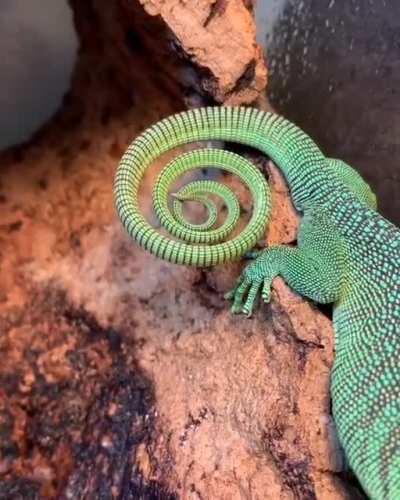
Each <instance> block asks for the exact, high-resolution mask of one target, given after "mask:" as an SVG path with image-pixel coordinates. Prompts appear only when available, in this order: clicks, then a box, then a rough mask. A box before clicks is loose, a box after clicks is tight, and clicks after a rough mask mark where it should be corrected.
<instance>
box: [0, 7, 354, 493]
mask: <svg viewBox="0 0 400 500" xmlns="http://www.w3.org/2000/svg"><path fill="white" fill-rule="evenodd" d="M72 5H73V7H74V9H75V15H76V24H77V29H78V32H79V34H80V36H81V39H82V47H81V51H80V55H79V60H78V63H77V69H76V73H75V76H74V79H73V82H72V88H71V92H70V94H69V96H68V97H67V98H66V100H65V105H64V107H63V109H62V110H61V111H60V113H59V114H58V116H57V117H55V119H54V120H53V121H52V122H51V123H50V124H49V125H48V126H47V127H46V128H45V129H44V130H43V131H42V132H41V133H40V134H39V135H38V136H37V137H36V138H34V140H33V141H32V142H31V144H29V145H25V146H23V147H20V148H16V149H14V150H12V151H8V152H6V153H4V154H3V155H2V157H1V160H0V161H1V171H0V204H1V210H0V266H1V282H0V350H1V359H2V363H1V365H0V382H1V385H0V395H1V396H0V452H1V459H0V498H56V497H57V498H65V499H67V498H74V499H75V498H123V499H129V498H132V499H137V498H143V499H150V498H162V499H168V498H171V499H172V498H188V499H189V498H190V499H200V498H202V499H218V498H221V499H236V498H238V499H239V498H251V499H258V498H259V499H261V498H282V499H292V498H307V499H308V498H322V499H342V498H347V497H348V494H347V493H346V491H350V489H349V488H350V486H349V485H347V486H346V485H345V481H343V479H342V478H341V477H340V474H339V473H340V471H341V470H342V464H341V454H340V452H339V450H338V445H337V442H336V439H335V432H334V426H333V423H332V419H331V416H330V407H329V394H328V385H329V371H330V367H331V363H332V356H333V336H332V329H331V324H330V321H329V319H328V318H327V317H326V316H324V315H323V314H322V313H321V312H320V311H318V310H317V309H316V308H315V307H313V306H312V305H311V304H309V303H307V302H305V301H303V300H301V299H300V298H299V297H297V296H295V295H294V294H293V293H291V292H290V291H289V290H288V288H287V287H286V286H285V285H284V284H283V283H282V282H281V281H279V280H276V282H275V284H274V290H275V291H274V293H273V296H272V302H271V304H270V305H268V306H265V305H263V306H261V307H260V309H259V311H258V312H257V313H256V314H255V317H254V318H253V319H250V320H248V319H245V318H242V317H232V316H231V314H230V313H229V307H228V304H227V303H226V302H225V301H224V300H223V293H224V291H226V290H227V289H228V288H229V287H230V286H231V285H232V283H233V281H234V279H235V276H236V275H237V273H238V272H239V269H240V264H235V265H230V266H225V267H223V268H216V269H213V270H193V269H186V268H184V267H178V266H173V265H169V264H167V263H164V262H161V261H158V260H156V259H154V258H153V257H152V256H150V255H148V254H146V253H144V252H143V251H141V250H140V249H138V248H137V247H136V246H135V245H134V244H132V242H131V241H130V240H129V239H128V237H127V236H126V235H125V234H124V232H123V231H122V228H121V225H120V223H119V221H118V220H117V218H116V215H115V212H114V208H113V197H112V181H113V175H114V172H115V168H116V165H117V162H118V159H119V158H120V156H121V154H122V153H123V151H124V149H125V147H126V146H127V144H128V143H129V142H130V141H131V140H132V138H133V137H134V136H135V135H136V134H137V133H139V132H140V131H141V130H142V129H143V128H144V127H146V126H148V125H150V124H151V123H152V122H154V121H155V120H157V119H159V118H161V117H163V116H165V115H167V114H169V113H171V112H174V111H176V110H177V109H182V108H183V107H184V105H183V102H182V99H181V97H182V95H183V96H184V97H187V96H188V95H191V96H195V95H198V94H196V87H195V86H192V87H191V90H190V93H189V94H188V92H187V89H188V88H189V87H187V86H186V87H185V89H183V90H182V88H180V85H181V83H182V81H184V82H186V83H187V81H186V80H184V79H180V78H177V79H175V80H172V79H170V78H168V76H169V75H171V74H172V73H173V70H172V69H173V68H174V67H175V68H177V67H178V66H179V67H180V68H182V67H183V66H182V61H181V62H176V60H175V59H174V58H173V56H169V58H166V56H165V54H166V53H165V54H164V56H163V57H164V59H163V61H164V63H165V68H167V69H166V70H165V73H164V72H163V71H162V70H163V69H164V66H162V67H160V68H162V70H161V69H159V70H157V71H155V64H156V63H155V61H160V54H162V50H164V48H162V47H167V46H168V44H164V42H165V40H166V38H165V37H164V35H165V34H166V32H167V31H168V30H169V35H168V36H169V37H170V39H171V36H172V35H171V30H172V31H175V33H176V35H177V37H178V38H180V43H181V44H182V47H183V50H184V51H185V53H186V54H192V55H193V58H194V60H195V63H200V64H201V65H202V66H203V69H204V67H206V68H208V70H207V71H209V72H211V73H212V75H213V78H215V82H216V86H215V87H212V88H211V95H212V96H214V97H215V98H216V99H218V100H221V101H225V102H235V103H238V102H247V101H248V100H250V99H252V98H253V97H255V95H256V92H257V91H258V90H260V89H261V88H262V85H263V83H262V82H263V81H264V80H263V78H264V76H265V70H263V69H262V68H261V69H260V68H259V65H260V60H259V59H257V62H256V63H255V66H254V67H255V73H254V74H255V75H258V76H254V78H248V79H246V80H243V81H242V83H243V87H240V85H239V86H238V85H237V82H238V81H240V75H241V71H242V70H241V69H240V64H239V62H238V60H234V59H233V58H232V57H231V53H230V52H226V53H224V52H223V49H224V48H226V50H227V51H228V48H229V47H224V44H223V43H221V40H222V39H223V36H225V33H226V32H227V30H228V28H229V29H230V30H231V32H230V35H229V39H230V40H231V39H232V40H236V41H235V44H236V45H235V44H233V41H232V44H233V45H232V46H230V47H233V46H234V51H237V50H239V48H238V47H239V45H240V46H241V47H242V50H243V53H244V54H247V56H246V57H247V58H248V59H246V58H244V60H243V61H242V63H243V64H244V65H246V64H248V61H249V60H252V59H253V58H254V57H259V56H257V55H256V54H258V49H257V48H256V46H255V44H254V28H253V26H252V24H251V18H250V15H249V12H248V10H247V9H246V8H245V7H244V6H243V5H242V4H241V3H240V2H239V1H236V0H233V1H227V2H225V3H221V2H217V3H216V4H213V6H212V13H213V15H212V16H211V12H210V8H211V4H210V3H207V2H199V3H197V4H195V3H194V2H187V3H185V4H181V3H175V2H169V1H166V2H165V3H164V4H163V5H161V4H159V3H157V2H152V3H146V4H145V8H146V10H148V11H149V12H150V13H151V14H154V13H156V12H160V13H161V17H160V18H157V19H153V18H150V16H148V15H147V14H145V13H144V12H142V11H141V10H140V7H139V6H138V5H137V4H134V3H133V2H119V3H117V2H109V1H107V2H106V1H94V0H93V1H92V2H78V1H74V2H72ZM194 7H196V8H194ZM133 11H135V12H136V14H135V16H133V15H132V12H133ZM185 12H186V14H185ZM188 13H190V15H189V18H187V17H184V16H186V15H187V14H188ZM210 16H211V17H210ZM184 19H190V20H191V21H192V22H193V23H195V24H196V26H197V25H198V23H203V27H204V30H203V32H202V33H203V35H204V36H200V35H199V33H198V32H196V33H195V29H194V27H193V28H192V29H191V30H189V31H187V32H186V31H185V29H186V28H185V22H186V21H185V22H183V20H184ZM232 19H235V20H234V21H233V20H232ZM206 21H207V22H206ZM153 22H154V23H155V25H157V26H158V28H157V30H156V31H154V30H153ZM165 22H166V23H167V25H164V24H163V23H165ZM188 22H189V21H188ZM146 23H148V24H146ZM168 26H169V27H168ZM128 28H129V29H128ZM161 28H162V29H161ZM146 29H148V31H147V32H146ZM146 33H147V35H146ZM155 33H157V36H158V38H155V36H156V35H155ZM224 43H225V42H224ZM218 44H220V47H222V49H221V48H220V49H218V50H216V48H215V47H216V45H218ZM226 44H228V41H227V42H226V43H225V45H226ZM228 45H229V44H228ZM156 47H158V48H159V49H160V52H157V51H156ZM252 48H253V54H252V53H251V50H252ZM165 50H166V49H165ZM229 50H231V49H229ZM240 57H242V56H240ZM225 58H226V60H225ZM174 65H175V66H174ZM194 67H195V66H194V65H193V64H191V66H190V71H191V72H192V73H193V74H195V73H194V71H195V70H194ZM256 68H258V69H256ZM242 69H243V68H242ZM179 74H180V73H179ZM203 74H204V73H202V72H201V71H199V75H200V77H199V81H204V80H202V78H203V77H202V76H201V75H203ZM260 74H261V75H264V76H261V77H260V76H259V75H260ZM175 76H176V75H175ZM260 78H261V80H260ZM235 82H236V83H235ZM257 82H258V83H257ZM185 85H186V84H185ZM235 86H236V90H235V91H233V92H232V89H235ZM239 87H240V88H239ZM208 98H209V97H208ZM202 99H204V96H202V97H201V98H200V101H201V100H202ZM252 158H253V159H254V158H256V157H255V156H254V155H253V156H252ZM258 162H259V164H260V167H261V168H263V169H264V170H265V172H266V175H267V171H268V170H271V169H272V170H271V175H270V178H271V179H270V180H271V184H272V187H273V190H274V217H273V221H272V223H271V225H270V230H269V235H268V238H269V241H270V242H278V241H279V242H282V241H283V242H292V241H294V240H295V234H296V225H297V216H296V214H295V213H294V210H293V208H292V207H291V205H290V202H289V201H288V196H287V192H286V188H285V186H284V183H283V182H282V180H281V179H280V178H279V176H278V175H277V173H276V172H275V171H274V170H273V168H272V167H267V163H266V161H265V160H261V159H260V158H258ZM161 163H162V162H161V161H160V162H159V164H157V165H155V167H154V169H152V170H151V172H150V173H149V175H148V178H147V179H146V183H145V186H144V189H143V207H144V211H145V212H146V213H147V214H148V215H149V217H152V216H151V213H150V202H149V193H150V189H151V186H152V183H153V179H154V175H155V173H156V171H157V170H158V169H159V168H160V166H161ZM226 181H227V182H229V183H231V184H232V185H233V186H234V187H236V188H237V190H238V192H239V195H240V197H241V199H242V202H243V206H244V207H245V209H246V211H247V210H250V209H251V203H250V200H249V199H248V194H247V192H246V191H245V190H244V189H243V188H242V187H241V186H238V185H237V183H236V181H235V180H234V179H231V178H230V177H226ZM245 217H246V214H245ZM342 476H343V474H342ZM352 495H353V496H352V498H354V492H353V493H352Z"/></svg>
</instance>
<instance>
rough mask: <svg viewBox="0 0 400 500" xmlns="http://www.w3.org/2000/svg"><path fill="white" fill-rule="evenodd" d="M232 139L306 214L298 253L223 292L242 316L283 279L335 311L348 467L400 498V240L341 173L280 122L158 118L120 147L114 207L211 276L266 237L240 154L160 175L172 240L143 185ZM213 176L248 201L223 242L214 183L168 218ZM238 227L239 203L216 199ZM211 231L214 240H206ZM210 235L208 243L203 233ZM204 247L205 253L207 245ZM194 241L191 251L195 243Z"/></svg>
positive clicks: (268, 256) (195, 115)
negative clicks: (160, 166) (272, 171)
mask: <svg viewBox="0 0 400 500" xmlns="http://www.w3.org/2000/svg"><path fill="white" fill-rule="evenodd" d="M210 139H216V140H223V141H234V142H238V143H243V144H246V145H249V146H253V147H255V148H257V149H259V150H261V151H262V152H264V153H265V154H267V155H268V156H269V157H270V158H272V160H273V161H274V162H275V163H276V164H277V165H278V167H279V168H280V170H281V171H282V172H283V174H284V176H285V178H286V180H287V182H288V184H289V187H290V190H291V195H292V199H293V202H294V204H295V206H296V208H297V209H298V210H300V211H302V212H303V218H302V222H301V225H300V229H299V234H298V246H297V247H296V248H293V247H287V246H282V245H277V246H274V247H271V248H267V249H265V250H263V251H261V252H250V253H251V255H252V256H253V257H255V260H254V261H253V262H251V263H250V264H249V265H248V266H247V267H246V268H245V269H244V271H243V272H242V274H241V276H240V278H239V279H238V281H237V284H236V286H235V288H234V289H233V290H232V291H231V292H230V293H229V294H228V298H230V299H232V300H233V305H232V311H233V312H235V313H239V312H243V313H245V314H248V315H250V314H251V312H252V309H253V306H254V303H255V299H256V297H257V295H258V294H259V292H260V291H261V294H262V297H263V298H264V300H265V301H267V302H268V301H269V299H270V290H271V282H272V280H273V279H274V278H275V277H276V276H278V275H279V276H282V277H283V278H284V279H285V281H286V282H287V283H288V285H289V286H291V287H292V289H294V290H295V291H296V292H298V293H300V294H301V295H304V296H305V297H308V298H310V299H312V300H314V301H316V302H320V303H329V302H332V303H333V304H334V314H333V321H334V329H335V345H336V355H335V361H334V366H333V370H332V377H331V395H332V403H333V415H334V419H335V422H336V425H337V429H338V434H339V438H340V441H341V443H342V445H343V448H344V450H345V453H346V455H347V458H348V461H349V463H350V466H351V467H352V469H353V470H354V471H355V473H356V475H357V477H358V478H359V480H360V482H361V484H362V485H363V487H364V488H365V490H366V492H367V493H368V494H369V495H370V497H371V498H373V499H390V500H394V499H398V498H400V365H399V360H400V269H399V263H400V231H399V230H398V229H397V228H396V227H395V226H394V225H392V224H391V223H390V222H388V221H387V220H385V219H384V218H383V217H381V216H380V215H379V214H378V213H377V212H376V198H375V195H374V194H373V193H372V192H371V190H370V188H369V186H368V185H367V184H366V183H365V182H364V181H363V180H362V178H361V177H360V176H359V174H358V173H357V172H356V171H355V170H353V169H352V168H351V167H350V166H348V165H346V164H345V163H343V162H341V161H339V160H334V159H328V158H325V156H324V155H323V154H322V153H321V151H320V150H319V148H318V147H317V146H316V145H315V144H314V142H313V141H312V140H311V139H310V138H309V137H308V136H307V135H306V134H305V133H304V132H302V131H301V130H300V129H299V128H298V127H296V126H295V125H293V124H292V123H290V122H289V121H287V120H285V119H283V118H282V117H280V116H277V115H274V114H270V113H264V112H261V111H258V110H256V109H252V108H242V107H239V108H229V107H221V108H201V109H196V110H191V111H187V112H184V113H180V114H177V115H174V116H172V117H169V118H166V119H164V120H162V121H160V122H158V123H156V124H155V125H153V126H152V127H151V128H149V129H147V130H146V131H145V132H144V133H143V134H142V135H140V136H139V137H138V138H137V139H136V140H135V141H134V142H133V143H132V144H131V146H130V147H129V148H128V150H127V151H126V153H125V154H124V156H123V158H122V159H121V163H120V165H119V168H118V171H117V174H116V179H115V197H116V207H117V210H118V213H119V216H120V218H121V221H122V223H123V224H124V226H125V228H126V229H127V231H128V233H129V234H130V235H131V236H132V238H133V239H134V240H135V241H136V242H137V243H138V244H139V245H140V246H142V247H143V248H145V249H146V250H148V251H150V252H151V253H153V254H154V255H156V256H158V257H160V258H163V259H166V260H168V261H170V262H175V263H179V264H186V265H193V266H210V265H215V264H221V263H223V262H228V261H231V260H234V259H239V258H240V257H241V256H242V255H244V254H245V253H246V252H247V253H249V250H251V248H252V247H254V245H255V244H256V242H257V241H258V239H259V238H260V237H261V236H262V235H263V234H264V231H265V226H266V223H267V220H268V216H269V212H270V194H269V189H268V186H267V184H266V182H265V179H264V177H263V176H262V175H261V174H260V172H259V171H258V170H257V169H256V168H255V167H254V166H252V165H251V164H250V163H248V162H247V161H246V160H244V159H243V158H240V157H239V156H237V155H235V154H233V153H228V152H226V151H221V150H210V149H201V150H198V151H195V152H190V153H186V154H184V155H183V156H180V157H178V158H177V159H175V160H174V161H173V162H172V163H171V164H170V165H168V166H167V167H166V168H165V170H164V172H163V174H162V178H161V180H160V182H159V183H158V184H157V189H156V190H155V200H154V204H155V208H156V210H157V213H158V216H159V218H160V220H162V221H163V223H166V226H167V227H168V229H169V231H170V232H171V233H172V234H173V235H174V237H179V238H180V239H181V240H183V241H184V242H180V241H176V240H174V239H172V238H167V237H165V236H162V235H160V234H158V233H157V232H156V231H155V230H154V229H152V228H151V227H150V226H149V224H148V223H147V222H146V221H145V219H144V218H143V217H142V215H141V214H140V212H139V207H138V201H137V195H138V188H139V184H140V182H141V180H142V178H143V175H144V173H145V171H146V169H147V167H148V166H149V165H150V163H151V162H152V161H153V160H154V159H155V158H156V157H157V156H159V155H160V154H161V153H163V152H164V151H166V150H168V149H171V148H173V147H175V146H180V145H182V144H185V143H189V142H192V141H199V140H210ZM210 165H212V166H216V167H219V168H223V169H225V170H227V171H229V172H231V173H234V174H237V175H239V177H240V178H241V179H242V180H243V182H244V183H245V184H246V185H247V186H248V187H249V189H250V191H251V193H252V195H253V204H254V209H253V215H252V218H251V220H250V221H249V224H248V225H247V227H246V228H245V229H244V230H243V231H242V232H241V233H240V234H239V235H237V236H235V237H234V238H232V239H231V240H229V241H224V242H222V241H221V240H220V237H221V238H226V237H227V233H228V232H229V231H226V230H225V229H227V228H226V227H225V228H224V230H223V231H221V230H220V229H219V228H217V229H211V227H210V224H209V223H210V221H211V222H212V221H213V220H214V221H215V215H214V214H213V212H214V208H215V207H213V206H212V205H210V204H209V203H207V202H206V201H205V200H204V197H205V193H206V191H207V190H208V191H209V192H211V193H213V194H219V195H221V192H218V189H217V188H216V186H215V183H213V182H211V183H210V184H209V185H206V183H207V181H196V182H197V184H194V185H192V186H191V187H190V186H189V187H186V188H183V191H182V190H181V191H180V192H178V193H177V194H176V196H175V208H174V209H173V210H172V214H171V213H170V211H169V209H168V193H169V189H170V188H171V186H172V184H173V183H174V182H175V180H176V179H177V178H178V177H179V176H180V175H182V174H183V173H185V172H187V171H188V170H190V169H191V168H197V167H204V166H210ZM222 196H223V198H224V200H225V203H226V204H227V206H228V212H229V213H230V214H231V215H230V216H229V217H230V219H229V220H230V222H229V224H228V226H229V227H228V229H230V228H231V221H232V220H234V219H235V218H236V215H235V214H236V212H237V202H234V201H232V197H231V194H230V193H227V192H224V193H223V194H222ZM179 198H181V200H187V199H194V200H197V201H200V202H202V203H205V206H206V207H207V208H208V209H209V213H210V216H209V220H208V221H206V223H205V224H203V225H199V226H197V227H196V225H193V224H189V223H185V222H184V221H183V220H182V213H181V211H180V210H179V209H178V208H177V206H176V203H178V204H179ZM209 230H210V232H208V231H209ZM208 234H210V237H208V236H207V235H208ZM210 242H212V243H213V245H212V246H211V245H210ZM191 243H192V244H191Z"/></svg>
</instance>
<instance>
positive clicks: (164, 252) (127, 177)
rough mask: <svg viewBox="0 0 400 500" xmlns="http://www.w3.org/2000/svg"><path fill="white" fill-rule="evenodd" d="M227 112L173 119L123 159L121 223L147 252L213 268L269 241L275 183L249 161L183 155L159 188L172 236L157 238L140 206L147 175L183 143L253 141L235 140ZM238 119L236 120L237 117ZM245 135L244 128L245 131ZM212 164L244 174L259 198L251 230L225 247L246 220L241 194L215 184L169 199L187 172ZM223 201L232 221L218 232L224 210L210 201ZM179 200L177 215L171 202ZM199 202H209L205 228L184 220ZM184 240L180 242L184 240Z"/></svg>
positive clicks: (156, 202) (118, 190)
mask: <svg viewBox="0 0 400 500" xmlns="http://www.w3.org/2000/svg"><path fill="white" fill-rule="evenodd" d="M221 109H222V108H202V109H200V110H193V111H187V112H183V113H179V114H177V115H173V116H171V117H169V118H166V119H164V120H162V121H160V122H158V123H156V124H155V125H153V126H152V127H150V128H149V129H147V130H145V131H144V132H143V133H142V134H141V135H140V136H139V137H137V139H136V140H134V141H133V143H132V144H131V145H130V146H129V148H128V150H127V151H126V152H125V154H124V155H123V157H122V159H121V161H120V164H119V167H118V170H117V174H116V178H115V203H116V207H117V211H118V214H119V217H120V219H121V221H122V223H123V225H124V227H125V228H126V230H127V232H128V233H129V234H130V236H131V237H132V238H133V239H134V240H135V241H136V243H137V244H139V245H140V246H141V247H142V248H144V249H145V250H147V251H149V252H151V253H152V254H154V255H156V256H157V257H159V258H161V259H164V260H167V261H169V262H173V263H177V264H185V265H190V266H212V265H217V264H221V263H224V262H227V261H232V260H236V259H239V258H240V257H241V256H242V255H243V254H244V253H245V252H247V251H248V250H250V249H251V248H252V247H254V245H255V244H256V243H257V241H258V240H259V238H260V237H261V236H262V235H263V233H264V230H265V227H266V225H267V222H268V216H269V212H270V205H271V203H270V192H269V187H268V184H267V182H266V180H265V178H264V177H263V175H262V174H261V173H260V172H259V170H258V169H257V168H256V167H255V166H254V165H253V164H251V163H250V162H249V161H247V160H246V159H245V158H243V157H241V156H239V155H237V154H235V153H232V152H228V151H224V150H221V149H210V148H204V149H198V150H194V151H190V152H188V153H184V154H182V155H179V156H178V157H176V158H175V159H174V160H172V161H171V162H170V163H169V164H168V165H167V166H166V167H164V169H163V170H162V172H161V173H160V175H159V177H158V179H157V181H156V184H155V186H154V189H153V206H154V210H155V213H156V215H157V217H158V219H159V221H160V224H161V226H162V227H163V228H164V229H166V230H167V231H168V232H169V234H170V235H171V237H170V238H169V237H166V236H164V235H162V234H160V233H159V232H157V231H156V230H155V229H154V228H153V227H151V225H150V224H149V223H148V222H147V221H146V220H145V219H144V217H143V215H142V214H141V212H140V210H139V206H138V200H137V197H138V190H139V186H140V183H141V181H142V179H143V177H144V174H145V172H146V169H147V168H148V167H149V166H150V164H151V163H152V161H153V160H154V159H155V158H156V157H157V156H159V155H160V154H162V153H164V152H165V151H167V150H169V149H172V148H174V147H176V146H179V145H182V144H184V143H188V142H192V141H198V140H210V139H222V140H224V139H225V140H230V139H231V140H234V141H236V142H244V143H247V144H248V143H249V141H248V140H246V137H242V136H243V135H245V134H244V133H243V132H242V134H236V136H235V133H234V132H235V131H234V130H233V127H232V118H235V114H236V113H237V112H239V110H241V112H242V113H243V112H245V111H246V108H231V109H232V110H234V109H236V113H233V115H231V114H230V113H229V117H228V118H227V119H225V120H224V119H223V113H220V112H219V110H221ZM236 118H237V117H236ZM238 129H239V128H238ZM205 166H212V167H216V168H219V169H222V170H225V171H227V172H230V173H232V174H235V175H237V176H238V177H239V178H240V179H241V181H242V182H243V183H244V184H245V185H246V186H247V187H248V189H249V190H250V193H251V195H252V198H253V213H252V216H251V218H250V220H249V222H248V224H247V226H246V227H245V228H244V229H243V230H242V231H241V232H240V233H239V234H238V235H236V236H235V237H233V238H232V239H229V240H227V241H224V240H225V239H226V238H228V237H229V235H230V234H231V232H232V231H233V230H234V228H235V226H236V224H237V222H238V220H239V216H240V207H239V202H238V200H237V198H236V195H235V194H234V193H233V192H232V191H231V190H230V189H229V188H228V187H227V186H225V185H223V184H220V183H218V182H215V181H211V180H200V181H194V182H191V183H189V184H187V185H185V186H184V187H183V188H181V189H179V190H178V192H176V193H170V190H171V187H172V185H173V183H174V182H175V181H176V180H177V179H178V178H179V177H180V176H182V175H184V174H186V173H187V172H189V171H191V170H193V169H197V168H201V167H205ZM210 194H213V195H217V196H219V197H220V198H222V200H223V201H224V203H225V205H226V207H227V216H226V218H225V221H224V222H223V223H222V224H221V225H220V226H219V227H216V228H215V223H216V220H217V208H216V205H215V203H214V202H213V201H212V200H211V199H210V198H209V197H208V196H209V195H210ZM170 196H172V198H173V203H172V210H171V209H170V204H169V199H170V198H169V197H170ZM186 200H194V201H198V202H200V203H202V204H203V205H204V206H205V207H206V209H207V211H208V218H207V220H206V221H205V222H204V223H202V224H193V223H190V222H188V221H186V220H185V219H184V216H183V211H182V203H183V202H184V201H186ZM178 240H180V241H178Z"/></svg>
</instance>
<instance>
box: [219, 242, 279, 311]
mask: <svg viewBox="0 0 400 500" xmlns="http://www.w3.org/2000/svg"><path fill="white" fill-rule="evenodd" d="M267 256H268V250H266V251H262V252H258V253H257V256H256V258H255V260H254V261H253V262H252V263H250V264H249V265H248V266H247V267H246V268H245V269H244V271H243V272H242V274H241V275H240V277H239V279H238V280H237V282H236V285H235V287H234V288H233V289H232V290H230V291H229V292H228V293H226V294H225V298H226V299H228V300H233V304H232V307H231V311H232V313H234V314H240V313H243V314H246V315H247V317H250V316H251V314H252V312H253V309H254V306H255V304H256V302H257V298H258V296H259V292H260V290H261V289H262V292H261V296H262V298H263V300H264V302H269V301H270V295H271V282H272V279H273V277H274V275H273V274H274V273H271V267H270V266H269V265H266V264H267V263H268V261H269V259H268V257H267Z"/></svg>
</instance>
